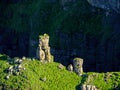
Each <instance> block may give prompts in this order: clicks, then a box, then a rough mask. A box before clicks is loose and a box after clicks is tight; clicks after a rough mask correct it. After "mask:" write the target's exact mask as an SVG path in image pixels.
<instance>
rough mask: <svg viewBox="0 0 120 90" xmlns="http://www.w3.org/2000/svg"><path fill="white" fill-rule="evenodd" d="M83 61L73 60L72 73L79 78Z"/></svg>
mask: <svg viewBox="0 0 120 90" xmlns="http://www.w3.org/2000/svg"><path fill="white" fill-rule="evenodd" d="M82 65H83V59H81V58H75V59H74V60H73V67H74V71H75V72H76V73H77V74H78V75H79V76H80V75H82V73H83V67H82Z"/></svg>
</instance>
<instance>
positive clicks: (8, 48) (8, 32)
mask: <svg viewBox="0 0 120 90" xmlns="http://www.w3.org/2000/svg"><path fill="white" fill-rule="evenodd" d="M28 42H29V35H28V34H27V33H17V32H16V31H14V30H12V29H8V28H0V53H2V54H7V55H9V56H10V57H22V56H28Z"/></svg>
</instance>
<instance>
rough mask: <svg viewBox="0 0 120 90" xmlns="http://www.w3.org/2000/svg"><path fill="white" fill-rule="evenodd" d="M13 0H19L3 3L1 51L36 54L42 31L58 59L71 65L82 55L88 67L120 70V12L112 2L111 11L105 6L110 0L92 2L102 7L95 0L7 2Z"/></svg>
mask: <svg viewBox="0 0 120 90" xmlns="http://www.w3.org/2000/svg"><path fill="white" fill-rule="evenodd" d="M9 1H15V2H12V3H11V2H10V5H9V4H8V5H6V7H5V6H4V5H3V6H1V7H0V12H3V11H4V12H3V13H2V14H0V15H1V17H0V21H1V22H0V28H1V29H0V53H5V54H8V55H10V56H12V57H14V56H20V57H22V56H33V57H35V56H36V47H37V46H38V35H39V34H43V33H48V34H49V35H50V46H51V52H52V54H53V55H54V56H55V61H56V62H61V63H62V64H64V65H66V66H67V65H68V64H71V63H73V62H72V60H73V58H75V57H81V58H83V59H84V65H83V66H84V71H98V72H103V71H104V72H107V71H119V70H120V67H119V66H120V61H119V60H120V15H119V13H118V12H117V11H115V10H114V9H112V6H111V12H109V13H106V10H108V9H105V11H103V10H101V9H100V8H101V3H102V4H103V6H106V4H108V3H107V2H104V0H101V2H100V0H98V1H94V3H92V5H93V6H98V7H99V8H95V7H92V5H90V4H91V2H93V0H89V2H90V4H88V3H87V1H85V0H83V1H77V0H61V1H59V2H55V1H56V0H46V1H47V2H43V3H41V2H40V0H35V2H34V1H33V0H31V2H34V3H31V2H27V0H26V3H24V2H23V1H24V0H17V1H18V2H16V0H5V1H4V2H9ZM64 1H66V2H64ZM67 1H68V2H67ZM109 1H110V0H109ZM2 2H3V1H2ZM19 2H22V3H19ZM51 2H52V3H51ZM73 2H74V3H73ZM16 3H18V4H17V5H18V6H17V5H16ZM96 3H97V4H96ZM115 3H116V2H115ZM115 5H116V4H115ZM109 6H110V5H109ZM106 8H108V7H106ZM20 10H21V11H20ZM6 28H7V30H6ZM10 28H12V29H10ZM21 31H22V32H21Z"/></svg>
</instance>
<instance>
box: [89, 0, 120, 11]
mask: <svg viewBox="0 0 120 90" xmlns="http://www.w3.org/2000/svg"><path fill="white" fill-rule="evenodd" d="M87 1H88V2H89V3H90V4H91V5H93V6H96V7H99V8H102V9H105V10H114V11H116V12H117V13H120V0H87Z"/></svg>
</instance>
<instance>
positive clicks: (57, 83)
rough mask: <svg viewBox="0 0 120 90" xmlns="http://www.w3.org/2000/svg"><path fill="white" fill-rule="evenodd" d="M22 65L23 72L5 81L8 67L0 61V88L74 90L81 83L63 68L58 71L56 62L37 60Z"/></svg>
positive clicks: (26, 61)
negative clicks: (43, 79)
mask: <svg viewBox="0 0 120 90" xmlns="http://www.w3.org/2000/svg"><path fill="white" fill-rule="evenodd" d="M22 65H23V66H24V67H25V68H26V70H25V71H23V72H22V73H21V74H20V75H18V76H16V75H12V76H10V78H9V79H8V80H6V79H5V77H6V76H7V73H6V72H5V70H6V69H7V68H8V67H9V66H10V65H9V64H8V62H7V61H6V60H0V67H1V68H0V78H1V79H0V86H2V85H5V86H6V88H7V90H9V89H12V90H14V89H19V90H26V89H31V90H43V89H44V90H75V89H76V86H77V85H79V84H80V81H81V77H79V76H77V75H76V74H75V73H74V72H69V71H67V70H66V68H65V67H64V68H63V69H59V68H58V66H59V63H56V62H51V63H46V64H45V63H41V62H40V61H38V60H35V61H31V60H24V62H23V63H22ZM25 77H26V78H25ZM42 78H46V81H45V82H44V81H42V80H41V79H42Z"/></svg>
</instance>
